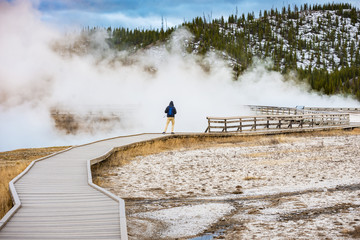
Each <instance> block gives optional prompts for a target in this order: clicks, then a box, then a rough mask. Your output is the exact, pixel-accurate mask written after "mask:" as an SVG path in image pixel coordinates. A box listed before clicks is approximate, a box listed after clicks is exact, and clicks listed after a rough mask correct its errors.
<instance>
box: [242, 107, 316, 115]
mask: <svg viewBox="0 0 360 240" xmlns="http://www.w3.org/2000/svg"><path fill="white" fill-rule="evenodd" d="M248 107H250V109H251V110H252V111H254V112H255V113H256V114H257V115H299V114H301V115H302V114H305V113H309V112H310V111H309V110H305V108H302V107H294V108H291V107H274V106H257V105H248Z"/></svg>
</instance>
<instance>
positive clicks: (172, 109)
mask: <svg viewBox="0 0 360 240" xmlns="http://www.w3.org/2000/svg"><path fill="white" fill-rule="evenodd" d="M165 113H167V117H175V114H176V108H175V106H174V103H173V101H171V102H170V104H169V106H167V107H166V109H165Z"/></svg>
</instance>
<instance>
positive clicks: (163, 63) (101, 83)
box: [0, 1, 359, 150]
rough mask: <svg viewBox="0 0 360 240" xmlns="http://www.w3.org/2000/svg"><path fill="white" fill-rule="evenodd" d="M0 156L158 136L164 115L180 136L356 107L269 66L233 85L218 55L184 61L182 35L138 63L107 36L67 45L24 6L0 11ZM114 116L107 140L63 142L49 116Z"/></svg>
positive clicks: (97, 132) (67, 38) (142, 54)
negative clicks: (172, 118)
mask: <svg viewBox="0 0 360 240" xmlns="http://www.w3.org/2000/svg"><path fill="white" fill-rule="evenodd" d="M0 12H1V14H0V52H1V54H0V84H1V88H0V132H1V139H0V150H9V149H14V148H21V147H40V146H52V145H69V144H80V143H84V142H88V141H91V140H95V139H99V138H104V137H109V136H117V135H124V134H131V133H142V132H162V130H163V128H164V124H165V118H164V116H165V114H164V109H165V107H166V106H167V105H168V103H169V102H170V101H171V100H172V101H174V103H175V107H176V108H177V110H178V114H177V116H176V126H175V131H177V132H186V131H196V132H202V131H204V130H205V128H206V127H207V122H206V116H235V115H244V114H250V112H249V111H248V110H247V109H246V108H244V107H242V105H247V104H258V105H278V106H291V107H294V106H296V105H305V106H327V107H340V106H341V107H344V106H345V107H359V103H358V102H357V101H355V100H352V99H347V98H344V97H341V96H332V97H328V96H320V95H318V94H316V93H314V92H310V91H309V88H308V87H307V86H306V85H299V84H298V83H296V80H295V79H296V78H295V77H294V80H290V81H285V80H284V78H283V76H282V75H281V74H279V73H277V72H272V71H268V70H266V67H265V64H264V63H260V62H259V63H257V64H254V66H253V68H251V69H250V70H248V71H247V72H245V73H244V74H243V75H242V76H240V78H239V80H238V81H233V73H232V70H231V68H230V67H229V66H228V64H227V63H226V62H225V61H224V60H223V59H222V58H221V57H219V56H218V55H217V54H216V53H214V52H212V53H209V54H208V55H207V56H205V57H199V56H196V55H193V54H188V53H186V51H185V45H184V43H185V42H186V41H187V40H190V39H191V38H192V36H191V34H190V33H189V32H188V31H186V30H185V29H179V30H177V31H176V32H175V33H174V34H173V36H172V37H171V40H170V41H169V42H168V43H166V44H164V45H162V46H156V47H152V48H150V49H146V50H143V51H139V52H137V53H136V54H130V53H127V52H118V51H115V50H111V49H110V48H109V47H108V46H107V44H106V41H105V38H106V34H105V33H103V32H98V33H95V34H93V35H92V37H91V38H88V37H86V36H83V35H81V34H72V35H64V34H62V33H61V32H59V31H56V29H54V28H51V27H49V26H47V25H46V24H45V23H43V22H42V21H41V20H40V18H41V15H40V14H39V13H38V12H37V11H36V10H34V9H32V8H31V5H30V4H29V3H28V2H26V1H20V2H15V3H8V2H0ZM53 109H58V110H60V111H67V112H74V113H84V114H88V113H100V112H101V113H108V114H116V115H118V116H120V118H121V121H120V122H119V124H117V125H116V126H115V127H114V128H113V129H112V130H111V131H105V130H103V129H102V128H101V126H96V125H95V127H94V128H93V131H92V132H91V134H90V133H86V132H85V133H81V132H80V133H78V134H76V135H66V134H64V133H63V132H61V131H59V130H56V129H55V127H54V126H55V123H54V121H53V119H52V118H51V116H50V113H51V110H53Z"/></svg>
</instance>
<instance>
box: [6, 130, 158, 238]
mask: <svg viewBox="0 0 360 240" xmlns="http://www.w3.org/2000/svg"><path fill="white" fill-rule="evenodd" d="M161 136H163V135H162V134H141V135H134V136H128V137H120V138H114V139H108V140H104V141H99V142H95V143H92V144H88V145H83V146H79V147H75V148H72V149H70V150H68V151H65V152H62V153H60V154H57V155H54V156H52V157H50V158H46V160H45V161H37V162H36V163H35V164H34V165H33V166H32V167H31V171H28V172H27V173H26V174H25V175H23V176H22V177H21V178H18V179H17V181H16V180H15V184H14V186H15V188H16V192H17V193H18V197H19V199H20V201H21V207H20V208H19V209H18V211H17V212H16V213H15V214H14V215H13V216H12V217H10V216H8V217H9V221H8V222H7V223H6V224H5V225H4V226H3V228H2V229H1V231H0V239H127V232H126V221H125V212H124V210H125V209H123V210H122V209H121V204H123V203H122V200H121V199H118V201H116V199H113V198H111V197H115V196H111V193H108V195H106V194H104V193H103V192H101V191H102V190H101V189H100V188H98V189H96V186H94V187H92V186H90V185H92V184H91V182H90V184H89V183H88V180H89V179H88V177H89V176H90V177H91V173H90V175H88V169H89V165H88V164H89V160H91V159H95V158H98V157H100V156H103V155H106V154H107V153H108V152H109V151H111V150H112V149H113V148H114V147H120V146H124V145H128V144H131V143H135V142H140V141H145V140H149V139H153V138H157V137H161ZM109 195H110V197H109ZM115 198H116V197H115ZM119 200H120V201H119ZM122 211H123V212H122ZM10 214H11V212H9V213H8V215H10ZM5 217H6V216H5ZM120 219H122V221H123V223H125V226H123V225H121V224H120V221H121V220H120ZM120 225H121V227H120Z"/></svg>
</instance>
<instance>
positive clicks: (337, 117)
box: [205, 113, 350, 133]
mask: <svg viewBox="0 0 360 240" xmlns="http://www.w3.org/2000/svg"><path fill="white" fill-rule="evenodd" d="M207 120H208V127H207V129H206V130H205V132H209V133H210V132H243V131H256V130H260V129H286V128H287V129H289V128H304V127H308V128H312V127H316V126H338V125H348V124H349V123H350V115H349V114H348V113H337V114H332V113H330V114H303V115H256V116H240V117H207Z"/></svg>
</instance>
